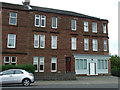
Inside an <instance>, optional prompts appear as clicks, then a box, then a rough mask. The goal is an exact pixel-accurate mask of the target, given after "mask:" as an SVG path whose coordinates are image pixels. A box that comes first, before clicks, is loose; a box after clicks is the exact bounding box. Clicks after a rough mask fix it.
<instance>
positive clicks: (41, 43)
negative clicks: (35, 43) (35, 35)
mask: <svg viewBox="0 0 120 90" xmlns="http://www.w3.org/2000/svg"><path fill="white" fill-rule="evenodd" d="M40 47H41V48H44V47H45V35H40Z"/></svg>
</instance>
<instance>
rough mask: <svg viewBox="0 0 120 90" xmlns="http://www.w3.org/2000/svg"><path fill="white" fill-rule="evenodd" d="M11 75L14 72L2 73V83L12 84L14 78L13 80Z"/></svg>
mask: <svg viewBox="0 0 120 90" xmlns="http://www.w3.org/2000/svg"><path fill="white" fill-rule="evenodd" d="M13 73H14V70H7V71H4V72H3V73H2V76H1V77H2V83H3V84H5V83H13V81H14V78H13Z"/></svg>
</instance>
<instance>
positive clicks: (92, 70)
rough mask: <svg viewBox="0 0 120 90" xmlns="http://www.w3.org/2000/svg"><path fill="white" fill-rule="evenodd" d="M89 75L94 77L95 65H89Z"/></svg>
mask: <svg viewBox="0 0 120 90" xmlns="http://www.w3.org/2000/svg"><path fill="white" fill-rule="evenodd" d="M90 75H95V63H90Z"/></svg>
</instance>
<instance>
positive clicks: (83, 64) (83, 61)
mask: <svg viewBox="0 0 120 90" xmlns="http://www.w3.org/2000/svg"><path fill="white" fill-rule="evenodd" d="M77 60H78V62H77ZM80 60H82V68H80ZM85 60H86V61H87V63H88V60H87V59H83V58H81V59H76V60H75V63H76V67H75V69H76V70H87V69H88V64H87V63H86V68H85ZM77 65H78V66H79V67H77Z"/></svg>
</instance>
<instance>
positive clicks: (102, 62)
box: [97, 59, 108, 70]
mask: <svg viewBox="0 0 120 90" xmlns="http://www.w3.org/2000/svg"><path fill="white" fill-rule="evenodd" d="M106 61H107V64H106ZM106 66H107V68H106ZM97 69H99V70H106V69H108V60H106V59H98V60H97Z"/></svg>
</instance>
